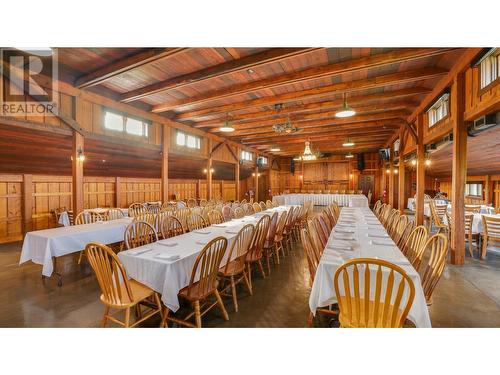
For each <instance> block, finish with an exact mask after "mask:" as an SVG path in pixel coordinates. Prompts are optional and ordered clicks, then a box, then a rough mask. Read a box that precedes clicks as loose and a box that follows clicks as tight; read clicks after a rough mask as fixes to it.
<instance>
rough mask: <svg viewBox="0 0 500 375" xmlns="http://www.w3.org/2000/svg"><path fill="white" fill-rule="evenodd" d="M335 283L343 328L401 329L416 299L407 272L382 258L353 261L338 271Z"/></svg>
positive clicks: (413, 287)
mask: <svg viewBox="0 0 500 375" xmlns="http://www.w3.org/2000/svg"><path fill="white" fill-rule="evenodd" d="M333 283H334V287H335V294H336V296H337V301H338V305H339V309H340V314H339V321H340V325H341V327H350V328H368V327H373V328H375V327H380V328H401V327H403V324H404V322H405V319H406V317H407V316H408V312H409V311H410V308H411V305H412V303H413V299H414V297H415V286H414V284H413V281H412V279H411V278H410V277H409V276H408V275H407V274H406V272H405V271H404V270H403V269H402V268H401V267H399V266H397V265H395V264H392V263H389V262H387V261H384V260H381V259H372V258H356V259H351V260H349V261H347V262H345V263H344V264H342V265H341V266H340V267H339V268H338V269H337V271H336V272H335V276H334V279H333ZM372 288H373V290H374V293H371V291H372Z"/></svg>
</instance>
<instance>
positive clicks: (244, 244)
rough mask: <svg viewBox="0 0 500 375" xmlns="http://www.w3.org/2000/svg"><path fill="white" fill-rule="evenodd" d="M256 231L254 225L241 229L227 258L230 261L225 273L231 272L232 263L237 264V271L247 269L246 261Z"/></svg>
mask: <svg viewBox="0 0 500 375" xmlns="http://www.w3.org/2000/svg"><path fill="white" fill-rule="evenodd" d="M254 231H255V227H254V226H253V224H247V225H245V226H244V227H243V228H241V229H240V231H239V232H238V234H237V235H236V237H235V238H234V239H233V243H232V245H231V249H230V250H229V254H228V257H227V259H228V261H227V263H226V266H225V267H224V269H225V272H227V271H228V270H229V266H230V262H232V263H233V265H234V264H236V265H235V268H236V269H240V270H243V269H244V268H245V259H246V256H247V252H248V250H249V249H250V245H251V243H252V238H253V234H254Z"/></svg>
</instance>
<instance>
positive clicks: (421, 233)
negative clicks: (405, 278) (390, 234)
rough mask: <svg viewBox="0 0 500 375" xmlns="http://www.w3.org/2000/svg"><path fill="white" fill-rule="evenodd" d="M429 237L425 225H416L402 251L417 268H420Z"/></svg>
mask: <svg viewBox="0 0 500 375" xmlns="http://www.w3.org/2000/svg"><path fill="white" fill-rule="evenodd" d="M427 238H428V231H427V228H426V227H424V226H423V225H419V226H418V227H416V228H415V229H414V230H413V231H412V232H411V233H410V235H409V236H408V239H407V240H406V242H405V244H404V245H403V248H402V249H401V252H402V253H403V254H404V255H405V256H406V258H408V260H409V261H410V263H411V264H412V265H413V267H414V268H415V269H417V270H418V267H419V266H420V263H421V262H422V257H423V255H424V251H425V242H426V241H427Z"/></svg>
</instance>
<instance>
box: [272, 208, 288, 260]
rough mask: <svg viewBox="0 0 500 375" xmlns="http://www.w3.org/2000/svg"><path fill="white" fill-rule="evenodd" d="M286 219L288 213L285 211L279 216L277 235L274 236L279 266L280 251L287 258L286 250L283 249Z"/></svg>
mask: <svg viewBox="0 0 500 375" xmlns="http://www.w3.org/2000/svg"><path fill="white" fill-rule="evenodd" d="M286 218H287V212H286V211H283V212H281V213H280V214H279V218H278V224H277V225H276V234H275V236H274V242H275V243H276V251H275V254H276V262H278V264H279V253H280V251H281V254H282V255H283V257H285V249H284V247H283V231H284V229H285V224H286Z"/></svg>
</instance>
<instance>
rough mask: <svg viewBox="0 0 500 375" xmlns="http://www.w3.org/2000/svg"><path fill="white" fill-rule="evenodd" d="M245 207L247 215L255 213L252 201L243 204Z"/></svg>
mask: <svg viewBox="0 0 500 375" xmlns="http://www.w3.org/2000/svg"><path fill="white" fill-rule="evenodd" d="M243 208H244V210H245V215H253V214H254V213H255V210H254V209H253V205H251V204H250V203H246V204H245V205H244V206H243Z"/></svg>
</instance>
